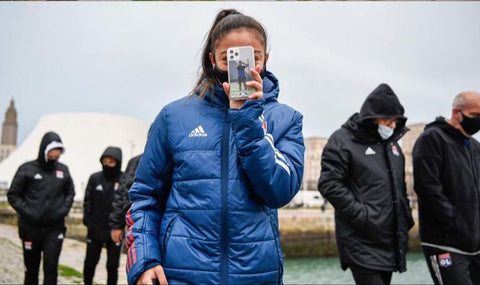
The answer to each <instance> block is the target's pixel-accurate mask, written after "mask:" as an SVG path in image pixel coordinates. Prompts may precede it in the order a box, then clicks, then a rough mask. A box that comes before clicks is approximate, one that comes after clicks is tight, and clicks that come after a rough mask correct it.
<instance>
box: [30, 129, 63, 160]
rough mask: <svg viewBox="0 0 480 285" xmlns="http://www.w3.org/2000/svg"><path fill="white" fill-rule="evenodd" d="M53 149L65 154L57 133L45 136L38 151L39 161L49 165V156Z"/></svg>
mask: <svg viewBox="0 0 480 285" xmlns="http://www.w3.org/2000/svg"><path fill="white" fill-rule="evenodd" d="M52 149H61V150H62V153H64V152H65V147H64V146H63V143H62V140H61V139H60V136H59V135H58V134H57V133H55V132H47V133H46V134H45V135H43V138H42V141H41V142H40V147H39V149H38V156H37V161H38V162H40V163H41V164H43V165H47V154H48V152H49V151H51V150H52Z"/></svg>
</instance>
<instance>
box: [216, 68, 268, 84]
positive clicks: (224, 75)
mask: <svg viewBox="0 0 480 285" xmlns="http://www.w3.org/2000/svg"><path fill="white" fill-rule="evenodd" d="M266 75H267V65H266V64H264V65H263V68H262V70H260V77H261V78H262V79H263V78H264V77H265V76H266ZM213 76H215V78H217V80H218V81H219V82H220V83H223V82H228V72H227V71H223V70H220V69H218V67H217V65H215V66H214V67H213Z"/></svg>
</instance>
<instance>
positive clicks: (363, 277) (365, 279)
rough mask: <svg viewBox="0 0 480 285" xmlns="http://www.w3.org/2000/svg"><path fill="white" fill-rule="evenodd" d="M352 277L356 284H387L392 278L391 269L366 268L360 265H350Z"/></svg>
mask: <svg viewBox="0 0 480 285" xmlns="http://www.w3.org/2000/svg"><path fill="white" fill-rule="evenodd" d="M350 270H351V271H352V275H353V279H354V280H355V284H357V285H388V284H390V282H391V280H392V271H380V270H373V269H368V268H365V267H363V266H360V265H356V264H352V265H350Z"/></svg>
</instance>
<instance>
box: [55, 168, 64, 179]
mask: <svg viewBox="0 0 480 285" xmlns="http://www.w3.org/2000/svg"><path fill="white" fill-rule="evenodd" d="M57 178H58V179H63V178H64V175H63V171H61V170H57Z"/></svg>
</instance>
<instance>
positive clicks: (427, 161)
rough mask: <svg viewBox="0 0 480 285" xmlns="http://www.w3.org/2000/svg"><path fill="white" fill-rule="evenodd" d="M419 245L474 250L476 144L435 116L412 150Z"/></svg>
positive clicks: (477, 245)
mask: <svg viewBox="0 0 480 285" xmlns="http://www.w3.org/2000/svg"><path fill="white" fill-rule="evenodd" d="M413 174H414V188H415V192H416V193H417V196H418V203H419V220H420V238H421V240H422V242H427V243H431V244H435V245H443V246H449V247H454V248H457V249H460V250H463V251H467V252H475V251H478V250H480V198H479V196H480V176H479V175H480V143H479V142H478V141H477V140H475V139H474V138H466V137H465V136H463V134H462V133H461V132H460V131H459V130H457V129H455V128H454V127H452V126H451V125H450V124H448V123H447V122H446V121H445V118H442V117H439V118H437V119H436V120H435V121H434V122H432V123H430V124H428V125H427V126H426V128H425V131H424V132H423V133H422V134H421V135H420V137H419V138H418V140H417V141H416V143H415V146H414V148H413Z"/></svg>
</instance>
